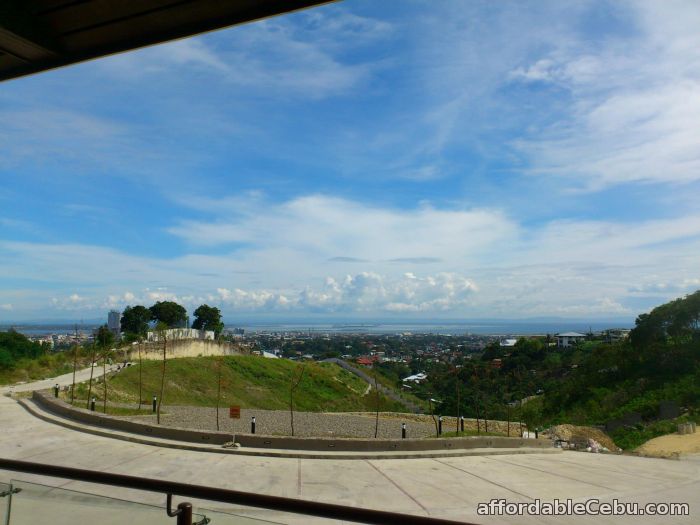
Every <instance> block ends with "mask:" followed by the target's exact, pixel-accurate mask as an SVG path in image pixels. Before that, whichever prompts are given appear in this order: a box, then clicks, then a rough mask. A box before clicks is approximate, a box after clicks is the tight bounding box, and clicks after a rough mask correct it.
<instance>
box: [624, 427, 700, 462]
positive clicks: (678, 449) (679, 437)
mask: <svg viewBox="0 0 700 525" xmlns="http://www.w3.org/2000/svg"><path fill="white" fill-rule="evenodd" d="M634 451H635V452H636V453H637V454H639V455H640V456H649V457H655V458H673V457H678V456H680V455H682V454H700V432H695V433H694V434H668V435H666V436H659V437H656V438H654V439H650V440H649V441H647V442H646V443H644V444H643V445H641V446H640V447H637V448H636V449H635V450H634Z"/></svg>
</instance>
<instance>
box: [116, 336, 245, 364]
mask: <svg viewBox="0 0 700 525" xmlns="http://www.w3.org/2000/svg"><path fill="white" fill-rule="evenodd" d="M126 352H127V356H128V357H127V358H128V359H129V361H136V360H138V356H139V350H138V345H133V346H130V347H128V349H127V350H126ZM239 353H240V352H239V351H238V350H237V349H236V347H235V346H234V345H232V344H231V343H226V342H221V343H220V342H218V341H209V340H207V339H172V340H168V343H167V349H166V352H165V354H166V356H167V358H168V359H173V358H177V357H202V356H213V355H236V354H239ZM141 358H142V359H150V360H160V359H163V343H162V342H152V343H144V344H143V346H142V348H141Z"/></svg>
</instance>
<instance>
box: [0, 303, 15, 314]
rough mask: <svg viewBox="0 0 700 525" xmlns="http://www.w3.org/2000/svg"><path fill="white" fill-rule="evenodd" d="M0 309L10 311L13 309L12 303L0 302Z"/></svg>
mask: <svg viewBox="0 0 700 525" xmlns="http://www.w3.org/2000/svg"><path fill="white" fill-rule="evenodd" d="M0 310H5V311H8V312H9V311H10V310H12V304H10V303H3V304H0Z"/></svg>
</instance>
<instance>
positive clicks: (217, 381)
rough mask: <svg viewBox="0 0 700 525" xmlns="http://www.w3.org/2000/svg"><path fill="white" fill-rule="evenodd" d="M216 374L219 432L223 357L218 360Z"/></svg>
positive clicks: (217, 426)
mask: <svg viewBox="0 0 700 525" xmlns="http://www.w3.org/2000/svg"><path fill="white" fill-rule="evenodd" d="M217 361H218V362H217V365H218V366H217V374H216V430H219V404H220V403H221V367H222V366H223V364H224V358H223V356H221V357H219V359H218V360H217Z"/></svg>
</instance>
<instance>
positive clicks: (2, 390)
mask: <svg viewBox="0 0 700 525" xmlns="http://www.w3.org/2000/svg"><path fill="white" fill-rule="evenodd" d="M117 366H118V365H108V366H107V373H108V374H109V373H110V372H112V371H113V370H116V369H117ZM101 376H102V366H101V365H99V366H96V367H95V372H94V375H93V379H96V378H98V377H101ZM89 379H90V368H89V367H88V368H84V369H82V370H76V372H75V382H76V383H80V382H82V381H87V380H89ZM56 383H58V384H59V386H69V385H72V384H73V372H69V373H67V374H63V375H62V376H58V377H53V378H50V379H42V380H39V381H32V382H31V383H22V384H16V385H5V386H0V395H4V394H7V393H8V392H31V391H32V390H47V389H51V388H53V387H54V385H55V384H56Z"/></svg>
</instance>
